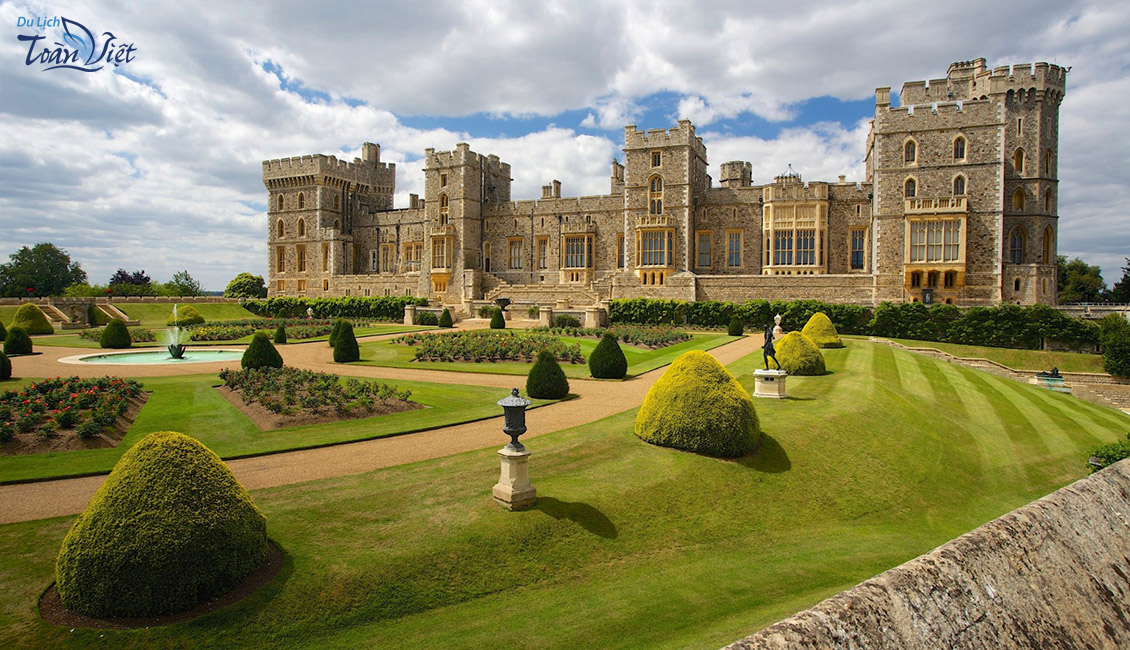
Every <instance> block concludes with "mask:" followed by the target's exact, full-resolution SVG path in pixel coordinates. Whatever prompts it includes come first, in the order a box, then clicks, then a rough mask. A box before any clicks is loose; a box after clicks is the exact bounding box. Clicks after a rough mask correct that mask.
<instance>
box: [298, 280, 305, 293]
mask: <svg viewBox="0 0 1130 650" xmlns="http://www.w3.org/2000/svg"><path fill="white" fill-rule="evenodd" d="M298 293H306V281H305V280H299V281H298Z"/></svg>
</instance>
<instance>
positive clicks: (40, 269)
mask: <svg viewBox="0 0 1130 650" xmlns="http://www.w3.org/2000/svg"><path fill="white" fill-rule="evenodd" d="M8 260H9V261H8V263H7V264H0V295H3V296H7V297H21V296H26V295H27V294H28V291H27V290H28V288H29V287H30V288H32V289H34V290H35V295H37V296H61V295H63V291H64V290H65V289H66V288H67V287H68V286H70V285H72V284H75V283H76V282H86V271H83V270H82V267H81V266H79V264H78V262H72V261H71V256H70V255H67V252H66V251H64V250H61V249H59V248H56V247H55V245H54V244H48V243H42V244H36V245H35V246H33V247H31V248H28V247H27V246H24V247H23V248H21V249H20V250H18V251H16V252H15V253H12V254H11V255H10V256H9V257H8Z"/></svg>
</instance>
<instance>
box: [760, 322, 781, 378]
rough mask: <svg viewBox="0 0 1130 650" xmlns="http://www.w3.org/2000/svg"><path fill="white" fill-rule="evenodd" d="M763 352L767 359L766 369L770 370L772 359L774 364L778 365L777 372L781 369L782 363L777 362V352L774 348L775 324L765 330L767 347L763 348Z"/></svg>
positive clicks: (770, 324) (763, 346)
mask: <svg viewBox="0 0 1130 650" xmlns="http://www.w3.org/2000/svg"><path fill="white" fill-rule="evenodd" d="M761 351H762V353H763V355H764V357H765V369H766V370H768V369H769V360H770V359H772V360H773V363H775V364H777V370H780V369H781V362H780V361H777V350H776V349H775V348H774V347H773V323H769V326H768V327H766V328H765V345H762V346H761Z"/></svg>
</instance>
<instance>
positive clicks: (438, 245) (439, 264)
mask: <svg viewBox="0 0 1130 650" xmlns="http://www.w3.org/2000/svg"><path fill="white" fill-rule="evenodd" d="M447 242H448V238H447V237H436V238H434V239H432V268H433V269H446V268H448V263H447Z"/></svg>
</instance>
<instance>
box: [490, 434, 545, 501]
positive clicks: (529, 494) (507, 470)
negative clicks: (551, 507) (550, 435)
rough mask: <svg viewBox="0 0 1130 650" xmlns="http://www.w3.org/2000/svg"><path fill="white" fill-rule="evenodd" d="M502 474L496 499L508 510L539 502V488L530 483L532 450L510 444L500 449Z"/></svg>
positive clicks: (495, 491)
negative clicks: (517, 447) (515, 447)
mask: <svg viewBox="0 0 1130 650" xmlns="http://www.w3.org/2000/svg"><path fill="white" fill-rule="evenodd" d="M498 455H499V457H500V458H502V474H501V475H500V476H499V477H498V484H497V485H495V486H494V500H495V501H497V502H498V504H499V505H501V506H502V507H504V508H506V509H507V510H522V509H523V508H529V507H530V506H532V505H534V504H535V503H537V489H536V488H535V487H534V486H533V485H532V484H530V452H529V450H528V449H525V448H522V449H514V448H513V447H511V446H510V445H507V446H505V447H503V448H502V449H499V450H498Z"/></svg>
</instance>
